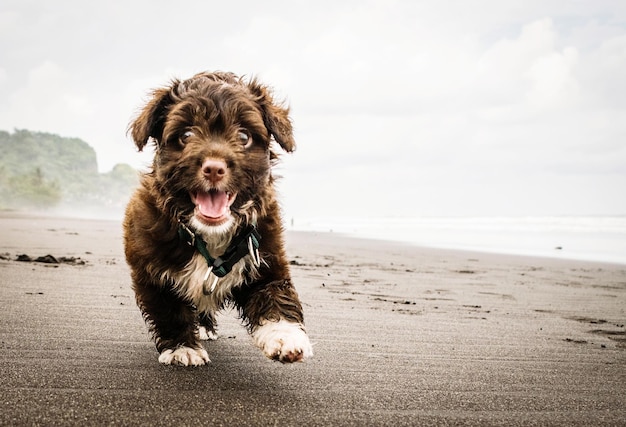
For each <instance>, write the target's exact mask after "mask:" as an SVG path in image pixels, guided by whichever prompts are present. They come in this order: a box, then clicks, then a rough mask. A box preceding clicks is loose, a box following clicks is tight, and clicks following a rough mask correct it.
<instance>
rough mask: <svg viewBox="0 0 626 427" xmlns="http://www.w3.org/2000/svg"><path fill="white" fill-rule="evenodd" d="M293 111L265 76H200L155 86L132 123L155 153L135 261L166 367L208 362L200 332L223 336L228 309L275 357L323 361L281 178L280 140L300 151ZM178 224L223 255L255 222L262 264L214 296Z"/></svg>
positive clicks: (250, 264)
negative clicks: (283, 212) (290, 258)
mask: <svg viewBox="0 0 626 427" xmlns="http://www.w3.org/2000/svg"><path fill="white" fill-rule="evenodd" d="M288 113H289V112H288V109H287V108H285V107H283V106H282V105H280V104H278V103H276V102H275V101H274V99H273V97H272V95H271V93H270V91H269V90H268V88H267V87H265V86H263V85H262V84H260V83H259V82H258V81H257V80H256V79H252V80H250V81H244V80H243V79H240V78H239V77H237V76H235V75H234V74H231V73H222V72H217V73H201V74H197V75H195V76H194V77H192V78H190V79H188V80H185V81H179V80H174V81H172V82H171V84H170V85H169V86H168V87H165V88H161V89H157V90H155V91H154V92H153V93H152V98H151V100H150V101H149V102H148V103H147V105H146V106H145V107H144V108H143V110H142V111H141V112H140V114H139V115H138V117H137V118H136V119H135V120H134V121H133V122H132V123H131V125H130V127H129V131H130V133H131V135H132V137H133V140H134V141H135V143H136V145H137V147H138V149H139V150H140V151H141V150H142V149H143V148H144V147H145V146H146V144H148V143H149V142H152V143H153V144H155V157H154V161H153V165H152V170H151V171H150V172H149V173H146V174H144V175H143V177H142V181H141V185H140V187H139V189H138V190H137V192H136V193H135V194H134V196H133V197H132V199H131V201H130V203H129V204H128V207H127V210H126V217H125V221H124V243H125V253H126V259H127V261H128V264H129V266H130V268H131V275H132V280H133V289H134V291H135V295H136V300H137V305H138V306H139V308H140V310H141V312H142V313H143V316H144V318H145V320H146V323H147V324H148V326H149V328H150V331H151V333H152V335H153V337H154V340H155V343H156V347H157V350H158V351H159V353H160V354H161V355H160V357H159V361H161V362H162V363H166V364H170V363H174V364H181V365H202V364H204V363H206V362H208V361H209V358H208V354H207V353H206V351H205V349H204V347H203V346H202V344H201V343H200V334H199V332H198V331H199V328H200V329H201V330H202V335H203V336H207V335H208V336H211V337H214V336H215V331H216V324H215V312H216V311H217V310H219V309H221V308H223V307H224V306H226V305H228V304H233V305H234V306H236V307H237V308H238V310H239V313H240V315H241V317H242V319H243V321H244V324H245V325H246V326H247V327H248V329H249V331H250V333H251V334H252V336H253V338H254V341H255V343H256V344H257V346H258V347H259V348H261V350H262V351H263V352H264V353H265V354H266V356H268V357H269V358H272V359H275V360H280V361H281V362H294V361H300V360H303V359H304V358H306V357H309V356H311V355H312V350H311V345H310V342H309V340H308V338H307V336H306V333H305V332H304V326H303V316H302V307H301V304H300V301H299V299H298V295H297V293H296V291H295V289H294V286H293V284H292V282H291V277H290V274H289V266H288V262H287V259H286V255H285V250H284V245H283V237H282V225H281V219H280V212H279V206H278V203H277V201H276V194H275V190H274V185H273V184H274V178H273V176H272V173H271V168H272V166H273V164H274V163H275V162H276V159H277V153H276V152H275V151H274V150H273V147H272V146H273V145H274V142H275V143H277V144H278V146H280V147H281V148H282V149H283V150H285V151H287V152H291V151H293V150H294V149H295V143H294V140H293V135H292V126H291V122H290V119H289V116H288ZM179 223H183V224H185V225H186V226H188V227H189V228H191V229H192V230H194V231H195V233H197V234H198V235H199V236H201V237H202V238H203V240H204V241H206V243H207V248H208V251H209V253H210V254H211V256H212V257H218V256H220V255H222V254H223V253H224V251H225V250H226V248H227V247H228V246H229V244H230V242H231V240H232V239H233V238H234V236H236V235H237V233H238V232H239V231H240V230H241V229H243V228H245V227H246V226H248V225H249V224H253V225H256V227H257V230H258V232H259V234H260V235H261V241H260V248H259V251H260V257H261V263H260V264H257V263H255V260H254V259H253V257H252V256H250V255H247V256H245V257H244V258H242V259H241V260H240V261H239V262H238V263H237V264H236V265H235V266H234V267H233V269H232V271H231V272H230V273H229V274H227V275H226V276H224V277H223V278H221V279H220V280H219V281H218V284H217V286H216V288H215V290H214V291H213V292H210V293H209V294H208V295H207V292H206V288H203V282H204V279H205V277H206V273H207V269H208V267H207V262H206V260H205V259H204V258H203V257H202V255H201V254H200V253H199V252H198V250H196V249H195V248H194V247H192V246H190V245H188V244H187V243H186V242H185V241H184V240H183V239H181V237H180V236H179V227H180V225H179Z"/></svg>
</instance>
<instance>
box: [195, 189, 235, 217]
mask: <svg viewBox="0 0 626 427" xmlns="http://www.w3.org/2000/svg"><path fill="white" fill-rule="evenodd" d="M196 204H197V205H198V209H199V210H200V213H201V214H202V215H204V216H206V217H209V218H220V217H222V216H224V215H225V214H226V211H227V209H228V195H227V194H226V192H225V191H211V192H208V193H205V192H199V193H197V194H196Z"/></svg>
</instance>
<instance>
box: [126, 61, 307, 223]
mask: <svg viewBox="0 0 626 427" xmlns="http://www.w3.org/2000/svg"><path fill="white" fill-rule="evenodd" d="M129 131H130V133H131V135H132V137H133V140H134V141H135V144H136V145H137V147H138V148H139V150H140V151H141V150H142V149H143V148H144V147H145V146H146V144H147V143H148V142H149V141H152V142H153V143H154V144H155V146H156V152H155V158H154V162H153V170H152V172H151V173H150V174H149V177H150V179H151V180H152V186H153V188H154V190H155V191H156V192H157V193H158V194H159V199H160V201H161V204H162V206H161V207H162V208H163V209H165V210H166V211H167V212H168V213H169V214H170V215H171V216H172V217H174V218H177V219H183V220H185V221H190V222H191V223H193V224H195V225H196V226H197V227H201V228H202V229H204V230H205V231H207V232H217V231H226V230H228V229H230V228H231V226H232V225H233V224H236V223H239V222H241V221H243V220H245V221H246V222H252V221H255V220H256V219H257V217H258V216H259V215H264V214H265V213H266V212H265V209H267V208H268V206H266V202H267V200H273V194H272V193H271V192H272V191H273V188H272V176H271V171H270V169H271V167H272V165H273V163H274V161H275V159H276V158H277V154H276V153H275V152H274V151H273V150H272V148H271V142H272V139H273V140H274V141H276V143H278V145H279V146H280V147H282V149H284V150H285V151H288V152H291V151H293V150H294V149H295V142H294V140H293V134H292V126H291V122H290V120H289V110H288V109H287V108H285V107H283V106H282V105H280V104H278V103H276V102H275V101H274V99H273V97H272V95H271V93H270V90H269V89H268V88H267V87H265V86H263V85H262V84H260V83H259V82H258V81H257V80H256V79H251V80H249V81H244V80H243V79H241V78H239V77H237V76H235V75H234V74H232V73H222V72H217V73H200V74H197V75H195V76H194V77H192V78H190V79H188V80H184V81H180V80H174V81H172V82H171V84H170V86H169V87H166V88H161V89H157V90H155V91H154V92H153V93H152V99H151V100H150V101H149V102H148V104H147V105H146V106H145V107H144V108H143V110H142V111H141V112H140V113H139V115H138V117H137V118H136V119H135V120H134V121H133V122H132V123H131V125H130V127H129Z"/></svg>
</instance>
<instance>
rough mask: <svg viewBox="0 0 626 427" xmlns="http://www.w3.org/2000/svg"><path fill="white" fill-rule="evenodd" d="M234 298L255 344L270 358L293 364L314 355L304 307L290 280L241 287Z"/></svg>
mask: <svg viewBox="0 0 626 427" xmlns="http://www.w3.org/2000/svg"><path fill="white" fill-rule="evenodd" d="M234 297H235V300H236V302H237V305H238V306H239V308H240V310H241V314H242V318H243V319H244V321H245V322H246V323H247V324H248V326H249V329H250V332H251V334H252V338H253V340H254V343H255V344H256V345H257V347H259V348H260V349H261V350H262V351H263V354H265V355H266V356H267V357H269V358H270V359H273V360H278V361H280V362H283V363H291V362H299V361H302V360H304V359H306V358H308V357H311V356H313V348H312V346H311V343H310V341H309V337H308V336H307V334H306V332H305V329H304V324H303V316H302V306H301V305H300V300H299V299H298V295H297V293H296V291H295V289H294V287H293V285H292V284H291V281H290V280H278V281H274V282H270V283H267V284H257V285H256V286H254V285H253V286H252V287H246V288H241V289H240V290H239V291H238V292H237V293H236V295H234Z"/></svg>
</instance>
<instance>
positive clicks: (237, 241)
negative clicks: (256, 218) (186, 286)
mask: <svg viewBox="0 0 626 427" xmlns="http://www.w3.org/2000/svg"><path fill="white" fill-rule="evenodd" d="M178 235H179V237H180V238H181V239H182V240H183V241H185V242H186V243H187V244H189V246H192V247H194V248H195V249H196V250H197V251H198V252H200V254H201V255H202V256H203V257H204V259H205V260H206V262H207V265H208V267H209V269H208V270H207V272H206V274H205V275H204V282H203V285H202V293H204V295H211V293H213V291H214V290H215V287H216V286H217V282H218V281H219V280H220V278H222V277H224V276H226V275H227V274H228V273H230V271H231V270H232V269H233V267H234V265H235V264H237V263H238V262H239V261H240V260H241V259H242V258H243V257H245V256H246V255H250V256H251V257H252V260H253V261H254V265H256V266H257V267H258V266H259V265H261V257H260V255H259V245H260V241H261V235H260V234H259V232H258V231H257V229H256V227H255V226H254V225H248V226H247V227H245V228H244V229H243V230H241V232H239V234H237V235H236V236H235V237H234V238H233V240H232V241H231V243H230V245H229V246H228V248H227V249H226V252H224V253H223V254H222V255H221V256H218V257H217V258H213V257H212V256H211V254H209V251H208V249H207V244H206V242H205V241H204V239H203V238H202V237H201V236H200V235H199V234H197V233H194V231H193V230H192V229H190V228H189V227H188V226H186V225H185V224H184V223H183V222H182V221H179V226H178ZM211 275H213V280H211V281H210V280H209V278H210V276H211Z"/></svg>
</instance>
